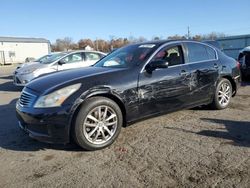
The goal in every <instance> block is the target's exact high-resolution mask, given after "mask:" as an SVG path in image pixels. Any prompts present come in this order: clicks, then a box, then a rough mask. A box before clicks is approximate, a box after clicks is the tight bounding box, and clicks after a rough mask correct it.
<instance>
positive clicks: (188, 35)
mask: <svg viewBox="0 0 250 188" xmlns="http://www.w3.org/2000/svg"><path fill="white" fill-rule="evenodd" d="M187 29H188V34H187V37H188V39H190V29H189V26H188V28H187Z"/></svg>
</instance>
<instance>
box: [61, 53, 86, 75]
mask: <svg viewBox="0 0 250 188" xmlns="http://www.w3.org/2000/svg"><path fill="white" fill-rule="evenodd" d="M60 62H61V64H59V65H58V70H59V71H60V70H66V69H74V68H80V67H83V64H84V58H83V54H82V53H81V52H76V53H71V54H69V55H67V56H66V57H64V58H63V59H61V60H60Z"/></svg>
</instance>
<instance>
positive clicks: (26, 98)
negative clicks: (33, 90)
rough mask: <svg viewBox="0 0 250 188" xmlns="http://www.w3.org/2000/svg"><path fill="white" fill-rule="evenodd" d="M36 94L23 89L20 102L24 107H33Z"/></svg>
mask: <svg viewBox="0 0 250 188" xmlns="http://www.w3.org/2000/svg"><path fill="white" fill-rule="evenodd" d="M35 99H36V96H35V95H32V94H30V93H28V92H25V91H23V92H22V94H21V97H20V99H19V104H20V105H21V106H22V107H31V106H32V105H33V103H34V102H35Z"/></svg>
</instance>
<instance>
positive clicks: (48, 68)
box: [13, 51, 106, 86]
mask: <svg viewBox="0 0 250 188" xmlns="http://www.w3.org/2000/svg"><path fill="white" fill-rule="evenodd" d="M105 55H106V54H105V53H102V52H98V51H71V52H61V53H56V54H52V55H51V56H50V57H49V58H47V59H45V60H43V61H38V62H32V63H28V64H27V65H23V66H22V67H19V68H17V69H16V70H15V72H14V74H13V82H14V84H15V85H16V86H25V85H26V84H27V83H29V82H30V81H31V80H33V79H34V78H36V77H38V76H41V75H43V74H48V73H52V72H56V71H62V70H67V69H74V68H80V67H88V66H91V65H93V64H95V63H96V62H97V61H98V60H99V59H101V58H102V57H104V56H105Z"/></svg>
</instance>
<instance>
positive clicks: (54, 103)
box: [34, 83, 81, 108]
mask: <svg viewBox="0 0 250 188" xmlns="http://www.w3.org/2000/svg"><path fill="white" fill-rule="evenodd" d="M80 87H81V84H80V83H79V84H75V85H71V86H68V87H65V88H62V89H59V90H57V91H54V92H52V93H50V94H48V95H44V96H41V97H39V98H38V100H37V101H36V103H35V105H34V108H49V107H58V106H61V105H62V103H63V102H64V101H65V100H66V99H67V98H68V97H69V96H70V95H72V94H73V93H74V92H76V91H77V90H78V89H79V88H80Z"/></svg>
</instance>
